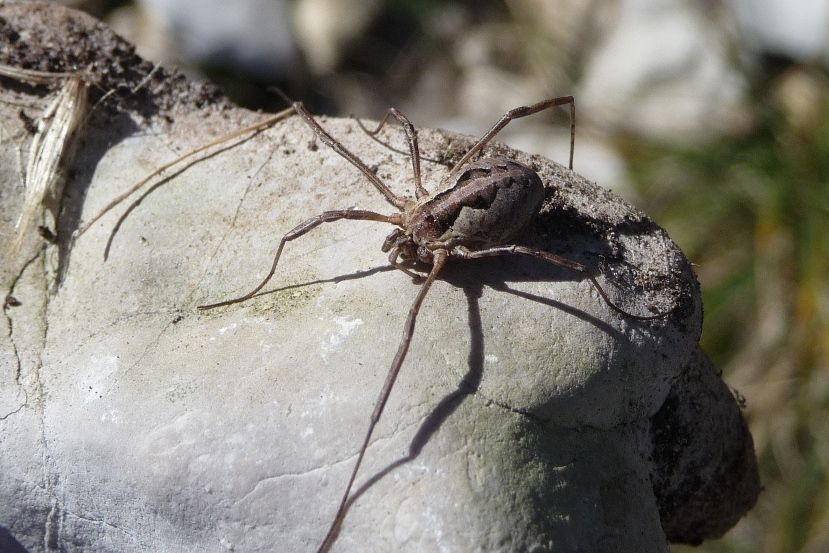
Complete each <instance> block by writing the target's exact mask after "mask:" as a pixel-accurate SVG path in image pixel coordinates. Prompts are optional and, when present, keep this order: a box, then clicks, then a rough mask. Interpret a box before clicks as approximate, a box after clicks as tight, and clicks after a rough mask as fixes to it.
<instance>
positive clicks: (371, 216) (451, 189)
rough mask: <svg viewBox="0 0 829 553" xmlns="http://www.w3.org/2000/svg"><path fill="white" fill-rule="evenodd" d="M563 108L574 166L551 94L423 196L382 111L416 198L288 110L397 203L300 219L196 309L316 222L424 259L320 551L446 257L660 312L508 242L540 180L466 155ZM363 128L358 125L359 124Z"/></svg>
mask: <svg viewBox="0 0 829 553" xmlns="http://www.w3.org/2000/svg"><path fill="white" fill-rule="evenodd" d="M563 105H569V107H570V163H569V168H570V169H572V168H573V145H574V137H575V102H574V99H573V97H572V96H563V97H558V98H551V99H548V100H544V101H541V102H538V103H536V104H533V105H531V106H524V107H518V108H515V109H512V110H510V111H509V112H507V113H506V114H505V115H504V116H503V117H501V119H499V121H498V122H497V123H496V124H495V125H494V126H493V127H492V128H491V129H490V130H489V131H488V132H487V133H486V134H485V135H483V136H482V137H481V138H480V139H479V140H478V141H477V142H476V143H475V144H474V145H473V146H472V147H471V148H470V149H469V151H467V152H466V153H465V154H464V155H463V157H462V158H461V159H460V160H459V161H458V162H457V163H456V164H455V165H454V167H453V168H452V169H450V170H449V172H448V173H447V174H446V176H445V177H444V178H443V179H442V180H441V182H440V183H439V186H438V189H439V190H441V191H440V192H438V193H435V194H430V193H429V192H428V191H427V190H426V189H425V188H424V186H423V183H422V180H421V171H420V163H421V157H420V151H419V148H418V140H417V132H416V130H415V128H414V125H412V123H411V122H410V121H409V119H408V118H407V117H406V116H405V115H403V114H402V113H401V112H400V111H398V110H397V109H395V108H391V109H389V110H388V112H387V113H386V115H385V116H384V117H383V119H382V120H381V121H380V122H379V124H378V125H377V128H376V129H374V130H367V129H365V130H366V132H368V133H369V134H370V135H372V136H374V135H376V134H377V133H378V132H380V130H381V129H382V128H383V126H384V125H385V124H386V123H387V122H388V121H389V119H390V118H394V119H396V120H397V121H398V122H399V123H400V124H401V126H402V128H403V130H404V132H405V134H406V138H407V142H408V147H409V154H410V157H411V160H412V171H413V176H414V186H415V198H413V199H412V198H407V197H403V196H398V195H397V194H395V193H394V192H392V191H391V190H390V189H389V188H388V187H387V186H386V184H385V183H383V181H382V180H380V178H379V177H377V176H376V175H375V174H374V173H373V172H372V171H371V170H370V169H369V168H368V167H367V166H366V165H365V163H363V162H362V161H361V160H360V159H358V158H357V156H355V155H354V154H353V153H351V152H350V151H349V150H348V149H347V148H346V147H345V146H343V145H342V144H341V143H340V142H339V141H337V140H336V139H334V138H333V137H332V136H331V135H330V134H328V132H327V131H325V129H323V128H322V127H321V126H320V124H319V123H318V122H317V121H316V119H314V117H313V116H312V115H311V114H310V113H309V112H308V111H307V110H306V108H305V106H304V105H303V104H302V103H300V102H295V103H294V104H293V108H294V110H295V111H296V113H297V114H298V115H299V116H300V117H301V118H302V119H303V120H304V121H305V122H306V123H307V124H308V126H309V127H310V128H311V129H312V130H313V132H314V133H315V134H316V136H317V137H318V138H319V139H320V140H322V141H323V142H324V143H325V144H327V145H328V146H329V147H331V148H332V149H333V150H334V151H335V152H337V153H338V154H339V155H341V156H342V157H344V158H345V159H346V160H347V161H348V162H349V163H351V164H352V165H354V166H355V167H356V168H357V169H359V170H360V172H362V173H363V175H365V177H366V178H367V179H368V180H369V181H370V182H371V183H372V184H373V185H374V186H375V188H377V189H378V190H379V191H380V192H381V193H382V194H383V196H385V198H386V200H387V201H388V202H389V203H390V204H391V205H393V206H394V207H395V208H397V212H395V213H392V214H390V215H385V214H382V213H377V212H373V211H366V210H362V209H339V210H333V211H324V212H322V213H320V214H319V215H316V216H314V217H311V218H310V219H307V220H305V221H303V222H302V223H300V224H299V225H297V226H296V227H294V228H293V229H291V230H290V231H288V233H287V234H285V235H284V236H283V237H282V240H281V241H280V243H279V247H278V248H277V251H276V254H275V256H274V259H273V263H272V265H271V269H270V271H269V272H268V274H267V276H265V278H264V279H263V280H262V282H260V283H259V285H257V286H256V287H255V288H254V289H253V290H251V291H250V292H248V293H247V294H245V295H243V296H240V297H238V298H234V299H230V300H226V301H222V302H218V303H213V304H210V305H202V306H199V309H211V308H214V307H219V306H223V305H230V304H233V303H238V302H241V301H245V300H247V299H250V298H251V297H253V296H254V295H255V294H256V293H257V292H259V290H261V289H262V288H263V287H264V286H265V285H266V284H267V283H268V281H270V279H271V277H273V275H274V273H275V272H276V267H277V264H278V263H279V258H280V256H281V255H282V250H283V249H284V247H285V244H286V243H288V242H290V241H292V240H295V239H297V238H299V237H301V236H303V235H304V234H306V233H307V232H309V231H311V230H312V229H314V228H316V227H318V226H320V225H321V224H323V223H330V222H333V221H339V220H342V219H359V220H366V221H378V222H383V223H391V224H392V225H395V227H396V228H395V229H394V230H393V231H392V232H391V234H389V236H388V237H387V238H386V240H385V241H384V243H383V246H382V251H384V252H387V253H388V256H389V262H390V263H391V264H392V265H393V266H394V267H396V268H398V269H400V270H402V271H404V272H406V273H407V274H409V275H410V276H413V277H416V278H418V279H420V278H421V275H420V274H418V273H414V272H413V271H412V270H411V266H412V264H413V263H417V262H419V263H422V264H426V265H430V266H431V269H430V270H429V271H428V273H427V275H426V277H425V280H423V282H422V285H421V287H420V289H419V291H418V293H417V295H416V297H415V299H414V302H413V303H412V305H411V308H410V309H409V314H408V316H407V318H406V322H405V324H404V326H403V337H402V339H401V341H400V344H399V346H398V348H397V353H396V354H395V356H394V359H393V361H392V363H391V367H390V368H389V372H388V374H387V376H386V380H385V383H384V384H383V387H382V389H381V390H380V395H379V397H378V398H377V402H376V403H375V405H374V411H373V412H372V414H371V418H370V421H369V425H368V429H367V430H366V434H365V437H364V439H363V443H362V446H361V447H360V450H359V453H358V456H357V460H356V462H355V463H354V468H353V469H352V472H351V476H350V478H349V480H348V483H347V484H346V487H345V492H344V494H343V496H342V499H341V501H340V504H339V508H338V509H337V513H336V515H335V517H334V521H333V522H332V524H331V527H330V529H329V531H328V534H327V535H326V537H325V539H324V541H323V543H322V545H321V546H320V548H319V551H327V550H328V549H329V548H330V546H331V545H332V544H333V542H334V540H335V539H336V536H337V534H338V532H339V528H340V525H341V523H342V521H343V518H344V517H345V513H346V510H347V506H348V504H349V497H350V494H351V489H352V486H353V484H354V481H355V478H356V476H357V473H358V471H359V468H360V464H361V463H362V460H363V456H364V455H365V452H366V449H367V447H368V444H369V441H370V440H371V436H372V433H373V432H374V428H375V426H376V425H377V422H378V421H379V420H380V417H381V415H382V413H383V409H384V408H385V405H386V401H387V400H388V398H389V394H390V393H391V390H392V388H393V387H394V383H395V380H396V379H397V375H398V373H399V372H400V368H401V366H402V365H403V361H404V360H405V358H406V353H407V351H408V349H409V344H410V343H411V339H412V335H413V332H414V328H415V322H416V321H417V315H418V312H419V310H420V306H421V304H422V303H423V299H424V298H425V297H426V294H427V293H428V291H429V289H430V287H431V286H432V284H433V283H434V281H435V279H436V278H437V277H438V275H439V274H440V272H441V271H442V270H443V268H444V267H445V266H446V263H447V262H448V261H449V260H450V259H461V260H467V259H479V258H484V257H493V256H502V255H524V256H529V257H534V258H536V259H540V260H543V261H546V262H548V263H551V264H553V265H556V266H558V267H564V268H566V269H569V270H571V271H573V272H574V273H576V274H578V275H580V276H581V277H583V278H586V279H588V280H589V281H590V283H591V284H592V285H593V286H594V287H595V289H596V291H597V292H598V293H599V295H600V296H601V298H602V299H603V300H604V302H605V303H606V304H607V305H608V306H610V307H611V308H613V309H614V310H616V311H618V312H619V313H621V314H623V315H625V316H626V317H630V318H633V319H655V318H658V317H662V316H664V314H656V315H635V314H633V313H629V312H627V311H625V310H624V309H622V308H621V307H619V306H618V305H617V304H615V303H614V302H613V301H612V300H611V299H610V298H609V297H608V295H607V294H606V293H605V291H604V289H603V288H602V287H601V286H600V285H599V283H598V281H597V280H596V278H595V276H594V275H593V274H591V272H590V271H589V270H588V268H587V267H586V266H585V265H583V264H581V263H578V262H576V261H573V260H570V259H567V258H565V257H562V256H559V255H556V254H553V253H550V252H547V251H543V250H538V249H532V248H528V247H525V246H521V245H518V244H515V243H513V241H514V240H515V239H516V237H517V236H518V235H519V234H520V233H521V231H523V230H524V229H525V228H526V227H527V225H528V224H529V223H530V222H531V221H532V220H533V218H535V216H536V215H537V214H538V212H539V210H540V209H541V205H542V203H543V201H544V184H543V183H542V182H541V178H540V177H539V176H538V174H537V173H536V172H535V171H533V170H532V169H530V168H529V167H527V166H525V165H522V164H520V163H518V162H516V161H513V160H510V159H506V158H500V157H498V158H496V157H492V158H484V159H480V160H478V161H472V159H473V158H474V157H475V156H477V155H478V154H480V152H481V151H482V149H483V148H484V147H485V146H486V145H487V144H488V143H489V142H490V141H491V140H492V139H493V138H494V137H495V136H496V135H497V134H498V133H499V132H500V131H501V130H502V129H503V128H504V127H505V126H506V125H507V124H509V122H510V121H512V120H514V119H518V118H521V117H526V116H528V115H532V114H535V113H538V112H540V111H543V110H546V109H548V108H551V107H554V106H563ZM361 126H362V125H361Z"/></svg>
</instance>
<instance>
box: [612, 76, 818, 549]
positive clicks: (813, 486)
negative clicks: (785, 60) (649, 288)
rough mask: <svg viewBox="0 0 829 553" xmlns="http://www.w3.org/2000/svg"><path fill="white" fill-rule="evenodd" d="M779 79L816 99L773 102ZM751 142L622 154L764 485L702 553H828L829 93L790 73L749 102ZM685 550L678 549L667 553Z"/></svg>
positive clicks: (650, 147)
mask: <svg viewBox="0 0 829 553" xmlns="http://www.w3.org/2000/svg"><path fill="white" fill-rule="evenodd" d="M787 79H805V80H807V82H809V83H810V84H811V85H814V86H812V88H811V90H812V91H814V92H815V94H814V96H813V97H812V101H811V102H810V103H808V105H805V106H804V105H803V100H804V97H803V94H798V95H796V96H794V97H790V98H789V99H790V100H793V102H792V103H793V104H794V105H792V104H789V103H787V102H786V99H785V98H781V94H780V91H781V90H782V89H784V88H785V87H786V86H787V83H786V80H787ZM758 96H759V99H758V100H757V105H758V106H759V107H757V108H756V120H755V123H754V126H753V130H752V132H751V133H749V134H745V135H744V136H739V137H729V138H720V139H716V140H714V141H712V142H710V143H706V144H701V145H696V146H694V147H687V148H676V147H666V146H663V145H654V144H645V143H641V142H640V143H638V144H636V146H635V147H633V148H631V147H628V148H627V152H628V156H627V157H628V161H629V163H630V165H631V167H632V169H633V178H634V181H635V183H636V185H637V187H638V188H639V191H640V193H641V197H642V198H644V200H643V201H644V203H645V204H646V205H644V206H643V207H644V208H645V211H647V212H648V213H650V214H651V215H652V216H654V218H655V219H656V220H657V221H659V222H660V224H662V225H663V226H664V227H665V228H667V229H668V230H669V232H670V234H671V235H672V237H673V238H674V239H675V240H676V241H677V242H678V243H679V245H680V247H682V249H683V251H685V253H686V254H687V255H688V257H689V258H690V259H691V260H692V261H693V262H694V263H695V264H697V267H696V270H697V273H698V275H699V277H700V280H701V283H702V291H703V296H704V305H705V324H704V330H703V337H702V344H703V348H704V349H705V350H706V351H707V352H708V353H709V355H711V357H712V359H713V360H714V361H715V362H716V363H717V365H718V366H719V367H722V368H723V370H724V377H725V378H726V380H727V381H728V382H729V383H730V384H731V385H732V386H734V387H736V388H737V389H738V390H739V391H740V392H741V393H742V394H743V395H744V396H745V397H746V400H747V410H746V415H747V418H748V419H749V422H750V425H751V429H752V434H753V436H754V439H755V446H756V448H757V452H758V456H759V458H760V463H761V477H762V482H763V484H764V486H765V490H764V492H763V493H762V495H761V497H760V500H759V502H758V505H757V507H756V508H755V509H754V510H753V511H752V512H751V513H750V514H749V515H748V516H747V517H746V519H745V520H744V521H742V522H741V524H740V525H739V526H738V527H737V528H736V529H735V530H732V531H731V532H730V533H729V534H728V535H727V536H726V537H725V538H724V539H722V540H719V541H716V542H706V543H705V544H703V545H702V546H701V547H699V548H693V549H691V548H688V549H687V551H697V552H707V551H711V552H734V553H736V552H748V551H751V552H758V551H760V552H766V553H793V552H808V553H818V552H825V551H829V87H827V86H826V77H825V75H823V74H822V73H820V72H818V71H815V70H810V69H802V68H801V69H795V70H792V71H791V72H789V74H784V75H781V76H780V77H779V78H778V79H776V80H773V81H771V82H770V83H768V85H767V87H766V88H765V90H763V91H760V93H759V94H758ZM675 550H676V551H686V549H685V548H679V547H677V548H675Z"/></svg>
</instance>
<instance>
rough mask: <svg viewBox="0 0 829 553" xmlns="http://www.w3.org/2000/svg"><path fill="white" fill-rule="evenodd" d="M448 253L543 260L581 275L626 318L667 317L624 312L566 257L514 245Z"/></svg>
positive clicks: (464, 256)
mask: <svg viewBox="0 0 829 553" xmlns="http://www.w3.org/2000/svg"><path fill="white" fill-rule="evenodd" d="M450 253H451V255H452V257H457V258H460V259H479V258H482V257H494V256H497V255H526V256H529V257H535V258H536V259H541V260H544V261H546V262H547V263H551V264H553V265H556V266H558V267H564V268H565V269H570V270H571V271H575V272H577V273H581V274H582V275H584V277H585V278H586V279H587V280H589V281H590V283H591V284H592V285H593V287H594V288H595V289H596V291H597V292H598V293H599V295H600V296H601V297H602V299H603V300H604V302H605V303H606V304H607V305H608V306H610V307H611V308H613V309H614V310H616V311H618V312H619V313H621V314H622V315H625V316H626V317H630V318H632V319H639V320H643V321H647V320H650V319H659V318H662V317H664V316H666V315H668V313H659V314H656V315H635V314H633V313H630V312H629V311H625V310H624V309H622V308H621V307H619V306H618V305H617V304H616V303H614V302H613V301H612V300H611V299H610V297H608V295H607V293H606V292H605V291H604V288H602V287H601V285H600V284H599V281H597V280H596V277H594V276H593V274H592V273H591V272H590V270H589V269H588V268H587V267H586V266H585V265H582V264H581V263H579V262H577V261H573V260H572V259H567V258H566V257H562V256H560V255H556V254H554V253H550V252H545V251H543V250H536V249H533V248H527V247H524V246H516V245H508V246H496V247H494V248H488V249H485V250H479V251H470V250H468V249H466V248H464V247H462V246H458V247H455V248H453V249H452V251H451V252H450Z"/></svg>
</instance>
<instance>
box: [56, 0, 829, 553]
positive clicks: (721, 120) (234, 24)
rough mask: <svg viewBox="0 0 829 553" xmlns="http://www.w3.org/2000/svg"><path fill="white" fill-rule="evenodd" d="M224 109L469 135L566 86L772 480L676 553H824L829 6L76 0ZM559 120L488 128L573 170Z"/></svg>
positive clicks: (585, 135) (598, 177)
mask: <svg viewBox="0 0 829 553" xmlns="http://www.w3.org/2000/svg"><path fill="white" fill-rule="evenodd" d="M64 3H66V4H69V5H72V6H74V7H78V8H80V9H84V10H86V11H89V12H91V13H92V14H94V15H96V16H97V17H99V18H101V19H103V20H105V21H107V22H108V23H109V24H110V25H111V26H113V27H114V28H115V29H116V30H117V31H118V32H120V33H121V34H122V35H123V36H125V37H126V38H128V39H129V40H131V41H132V42H133V43H135V44H137V46H138V51H139V53H140V54H141V55H143V56H144V57H146V58H148V59H150V60H152V61H157V62H161V63H163V64H168V65H177V66H179V67H181V68H183V70H184V71H186V72H187V73H189V74H190V75H191V76H194V77H197V78H200V79H206V80H211V81H213V82H215V83H217V84H218V85H219V86H220V87H222V88H223V89H224V91H225V92H226V93H227V94H228V95H229V96H231V97H232V98H233V99H234V100H235V101H236V102H237V103H239V104H241V105H244V106H246V107H250V108H254V109H263V110H267V111H275V110H278V109H282V108H284V107H285V103H284V101H283V100H281V99H280V96H279V95H278V94H276V93H274V92H273V91H272V88H271V87H274V86H277V87H279V88H280V89H281V90H283V91H285V92H286V93H287V94H288V95H289V96H290V97H292V98H295V99H302V100H304V101H305V102H306V104H308V105H309V107H310V108H311V109H312V111H313V112H315V113H324V114H330V115H348V114H351V113H353V114H356V115H359V116H361V117H368V118H374V119H377V118H379V117H380V116H381V115H382V114H383V113H384V112H385V110H386V109H387V108H388V107H389V106H395V107H398V108H399V109H401V110H402V111H403V112H404V113H406V114H407V115H409V117H410V118H411V119H412V121H414V122H415V124H416V125H418V126H428V127H443V128H448V129H451V130H455V131H460V132H466V133H470V134H480V133H482V132H483V131H485V130H486V129H488V128H489V126H491V125H492V123H494V122H495V121H496V120H497V119H498V118H499V117H500V116H501V115H502V114H503V113H504V112H506V111H507V110H508V109H510V108H513V107H516V106H519V105H523V104H528V103H532V102H535V101H538V100H541V99H544V98H548V97H551V96H558V95H568V94H572V95H574V96H575V97H576V106H577V115H578V127H577V131H576V133H577V134H576V154H575V169H576V171H578V172H580V173H582V174H583V175H585V176H586V177H588V178H590V179H591V180H595V181H597V182H598V183H599V184H600V185H603V186H605V187H608V188H610V189H613V190H614V191H615V192H617V193H619V194H621V195H622V196H624V197H625V198H627V199H628V200H629V201H631V202H632V203H634V204H635V205H637V206H638V207H640V208H641V209H643V210H644V211H646V212H647V213H649V214H650V215H651V216H652V217H653V218H654V219H655V220H656V221H657V222H658V223H659V224H660V225H661V226H663V227H664V228H666V229H667V230H668V232H669V233H670V235H671V236H672V237H673V238H674V240H675V241H677V242H678V243H679V245H680V247H681V248H682V249H683V251H684V252H685V253H686V254H687V255H688V257H689V258H690V259H691V260H692V261H693V262H694V263H695V264H696V271H697V274H698V276H699V279H700V281H701V284H702V290H703V295H704V302H705V326H704V331H703V338H702V342H703V347H704V349H705V350H706V351H707V352H708V354H709V355H710V356H711V357H712V359H713V360H714V362H715V363H716V364H717V365H718V366H719V367H721V368H722V370H723V372H724V377H725V379H726V380H727V381H728V383H729V384H730V385H731V386H732V387H734V388H735V389H736V390H738V391H739V393H740V394H741V395H742V396H743V397H744V398H745V414H746V416H747V418H748V420H749V422H750V425H751V429H752V433H753V436H754V440H755V445H756V448H757V452H758V456H759V458H760V463H761V477H762V482H763V485H764V486H765V490H764V492H763V493H762V495H761V496H760V499H759V502H758V504H757V506H756V507H755V509H754V510H753V511H752V512H751V513H750V514H749V515H748V516H747V517H745V518H744V519H743V520H742V521H741V522H740V523H739V524H738V525H737V526H736V527H735V528H734V529H733V530H731V531H730V532H729V533H728V534H727V535H726V536H724V537H723V538H722V539H721V540H717V541H711V542H706V543H704V544H703V545H702V546H701V547H698V548H684V547H675V548H674V551H679V552H688V551H692V550H693V551H700V552H767V553H793V552H808V553H826V552H829V473H828V472H827V471H828V470H829V72H827V69H829V0H789V1H787V0H684V1H683V0H604V1H591V0H501V1H495V0H466V1H460V2H441V1H439V0H411V1H402V0H397V1H394V0H234V1H233V2H225V1H223V0H135V1H107V0H89V1H75V2H70V1H67V2H64ZM568 138H569V136H568V128H567V114H566V111H565V110H562V113H544V114H541V115H537V116H534V117H532V118H529V119H527V120H522V121H520V122H516V123H513V124H511V125H510V127H508V128H507V130H506V131H504V133H502V135H501V136H500V140H502V141H504V142H507V143H510V144H511V145H513V146H515V147H518V148H521V149H524V150H527V151H531V152H534V153H540V154H543V155H545V156H547V157H550V158H551V159H554V160H558V161H559V162H560V163H563V164H566V160H567V153H568Z"/></svg>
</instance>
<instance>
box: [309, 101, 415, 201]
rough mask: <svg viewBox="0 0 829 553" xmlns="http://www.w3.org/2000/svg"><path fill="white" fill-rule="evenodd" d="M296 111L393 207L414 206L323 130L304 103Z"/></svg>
mask: <svg viewBox="0 0 829 553" xmlns="http://www.w3.org/2000/svg"><path fill="white" fill-rule="evenodd" d="M294 110H296V112H297V114H298V115H299V116H300V117H302V119H304V120H305V122H306V123H308V126H309V127H311V130H312V131H314V134H316V135H317V136H318V137H319V139H320V140H322V141H323V142H324V143H325V144H326V145H328V147H330V148H331V149H332V150H334V151H335V152H337V153H338V154H340V155H341V156H342V157H344V158H345V159H346V161H348V162H349V163H351V165H353V166H354V167H356V168H357V169H359V170H360V172H361V173H362V174H363V175H365V176H366V178H367V179H368V180H370V181H371V184H373V185H374V186H375V187H376V188H377V190H379V191H380V192H382V193H383V195H384V196H385V197H386V200H387V201H388V202H389V203H390V204H391V205H393V206H394V207H396V208H397V209H400V210H405V209H406V208H408V207H409V206H410V205H411V204H412V200H409V199H407V198H403V197H400V196H398V195H397V194H395V193H394V192H392V191H391V190H390V189H389V187H388V186H386V185H385V184H384V183H383V181H381V180H380V179H379V178H378V177H377V175H375V174H374V173H372V172H371V169H369V168H368V167H367V166H366V164H365V163H363V162H362V161H360V159H359V158H358V157H357V156H355V155H354V154H353V153H351V151H350V150H348V149H347V148H346V147H345V146H343V145H342V144H341V143H340V142H339V141H338V140H336V139H335V138H334V137H332V136H331V135H330V134H328V132H327V131H326V130H325V129H323V128H322V127H321V126H320V124H319V123H317V120H316V119H314V117H313V116H312V115H311V114H310V113H309V112H308V110H307V109H305V106H304V105H303V104H302V102H294Z"/></svg>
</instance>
